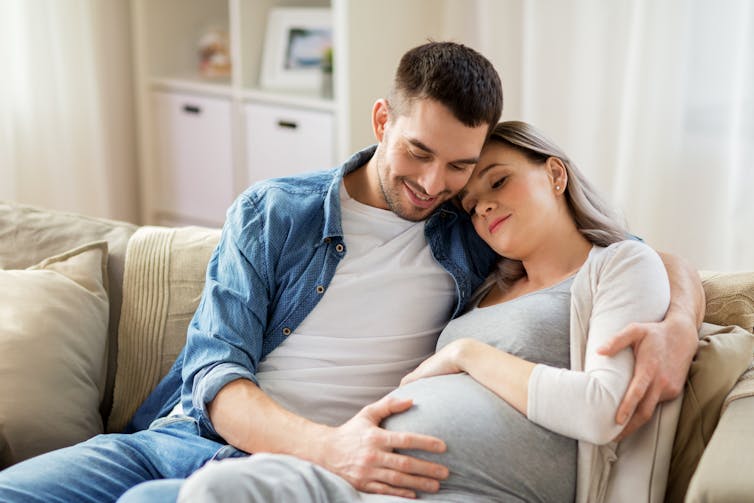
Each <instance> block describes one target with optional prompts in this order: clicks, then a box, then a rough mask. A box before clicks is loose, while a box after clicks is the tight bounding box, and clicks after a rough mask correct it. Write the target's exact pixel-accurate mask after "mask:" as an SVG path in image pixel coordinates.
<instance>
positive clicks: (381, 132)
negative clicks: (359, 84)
mask: <svg viewBox="0 0 754 503" xmlns="http://www.w3.org/2000/svg"><path fill="white" fill-rule="evenodd" d="M388 113H389V111H388V105H387V100H386V99H384V98H382V99H379V100H377V101H375V102H374V106H373V107H372V130H373V131H374V137H375V138H376V139H377V141H378V142H379V143H382V138H384V137H385V125H386V124H387V122H388V119H389V115H388Z"/></svg>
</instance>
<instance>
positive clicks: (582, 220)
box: [483, 121, 629, 290]
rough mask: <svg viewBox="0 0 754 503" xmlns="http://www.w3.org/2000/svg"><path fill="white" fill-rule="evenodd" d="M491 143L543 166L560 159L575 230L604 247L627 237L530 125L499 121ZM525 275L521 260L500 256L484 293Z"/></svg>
mask: <svg viewBox="0 0 754 503" xmlns="http://www.w3.org/2000/svg"><path fill="white" fill-rule="evenodd" d="M492 142H497V143H501V144H503V145H507V146H509V147H513V148H515V149H516V150H518V151H519V152H521V153H522V154H523V155H525V156H526V157H527V159H529V160H530V161H532V162H535V163H544V162H545V161H547V159H549V158H551V157H555V158H557V159H560V161H561V162H562V163H563V165H564V166H565V169H566V173H567V175H568V181H567V183H566V187H565V191H564V192H563V195H564V196H565V198H566V202H567V204H568V210H569V212H570V214H571V216H572V217H573V220H574V222H575V223H576V228H577V229H578V230H579V231H580V232H581V233H582V234H583V235H584V237H585V238H586V239H587V240H589V241H590V242H591V243H593V244H595V245H598V246H608V245H610V244H612V243H616V242H618V241H623V240H624V239H626V238H628V237H629V234H628V230H627V229H626V227H625V225H624V224H623V223H621V220H620V219H619V218H618V216H617V215H616V214H615V212H614V211H613V210H612V209H611V208H610V207H609V206H608V205H607V204H606V203H605V201H604V200H603V199H602V198H601V197H600V196H599V194H598V193H597V191H596V190H595V188H594V186H592V184H591V183H590V182H589V181H588V180H587V179H586V177H585V176H584V175H583V173H581V171H580V170H579V169H578V168H577V167H576V166H575V165H574V164H573V162H571V160H570V159H569V158H568V156H567V155H566V154H565V153H564V152H563V151H562V150H561V149H560V147H558V146H557V145H556V144H555V143H554V142H553V141H552V140H550V139H549V138H547V137H546V136H545V135H543V134H542V132H541V131H539V130H538V129H536V128H535V127H534V126H532V125H530V124H527V123H526V122H521V121H506V122H500V123H499V124H497V126H495V128H494V129H493V130H492V134H491V135H490V137H489V138H488V139H487V144H489V143H492ZM525 274H526V271H525V270H524V267H523V264H522V263H521V261H519V260H513V259H507V258H505V257H503V258H502V259H501V260H500V262H498V267H497V270H496V271H495V273H494V274H493V275H492V277H491V278H490V279H489V280H488V281H486V282H485V284H484V285H483V288H484V289H485V290H486V287H487V286H489V284H490V283H491V282H492V281H496V282H497V283H498V284H499V285H500V288H501V289H503V290H504V289H506V288H508V287H509V286H510V285H512V284H513V283H514V282H515V281H516V280H518V279H520V278H522V277H523V276H524V275H525Z"/></svg>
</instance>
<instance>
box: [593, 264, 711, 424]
mask: <svg viewBox="0 0 754 503" xmlns="http://www.w3.org/2000/svg"><path fill="white" fill-rule="evenodd" d="M659 253H660V257H661V258H662V261H663V263H664V264H665V268H666V269H667V273H668V277H669V278H670V308H669V309H668V313H667V315H666V316H665V319H664V320H663V321H662V322H659V323H636V324H633V325H631V326H628V327H626V328H625V329H624V330H622V331H621V332H619V333H618V334H616V335H615V337H613V338H612V339H611V340H610V341H608V343H607V344H605V346H603V347H602V348H600V349H599V351H600V353H601V354H604V355H607V356H610V355H614V354H616V353H617V352H618V351H621V350H623V349H625V348H628V347H631V348H632V349H633V351H634V355H636V369H635V371H634V376H633V379H632V380H631V384H630V386H629V388H628V391H627V392H626V394H625V396H624V397H623V401H622V402H621V405H620V407H619V408H618V412H617V414H616V418H615V420H616V422H618V423H620V424H623V423H625V422H626V419H628V418H629V417H630V418H631V419H630V421H629V422H628V424H627V425H626V427H625V429H624V430H623V432H622V433H621V437H625V436H626V435H630V434H631V433H632V432H633V431H635V430H637V429H638V428H640V427H641V426H642V425H643V424H644V423H646V422H647V421H648V420H649V418H651V417H652V414H654V411H655V408H657V404H658V403H659V402H661V401H665V400H672V399H673V398H675V397H677V396H678V395H679V394H680V392H681V390H683V385H684V383H685V382H686V374H687V373H688V370H689V366H690V365H691V360H692V358H693V357H694V355H695V354H696V350H697V346H698V343H699V340H698V330H699V327H700V325H701V323H702V320H703V319H704V305H705V299H704V289H703V288H702V283H701V281H700V280H699V274H698V273H697V271H696V269H695V268H694V267H693V266H692V265H691V264H690V263H689V262H687V261H686V260H684V259H682V258H680V257H678V256H675V255H671V254H668V253H662V252H659Z"/></svg>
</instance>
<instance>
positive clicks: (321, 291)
mask: <svg viewBox="0 0 754 503" xmlns="http://www.w3.org/2000/svg"><path fill="white" fill-rule="evenodd" d="M317 293H325V287H324V286H322V285H317Z"/></svg>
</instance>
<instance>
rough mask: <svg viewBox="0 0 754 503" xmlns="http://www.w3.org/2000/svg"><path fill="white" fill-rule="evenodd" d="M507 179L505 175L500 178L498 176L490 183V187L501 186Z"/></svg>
mask: <svg viewBox="0 0 754 503" xmlns="http://www.w3.org/2000/svg"><path fill="white" fill-rule="evenodd" d="M507 179H508V177H507V176H503V177H501V178H498V179H497V180H496V181H495V182H493V183H492V188H493V189H497V188H499V187H502V185H503V184H504V183H505V181H506V180H507Z"/></svg>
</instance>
